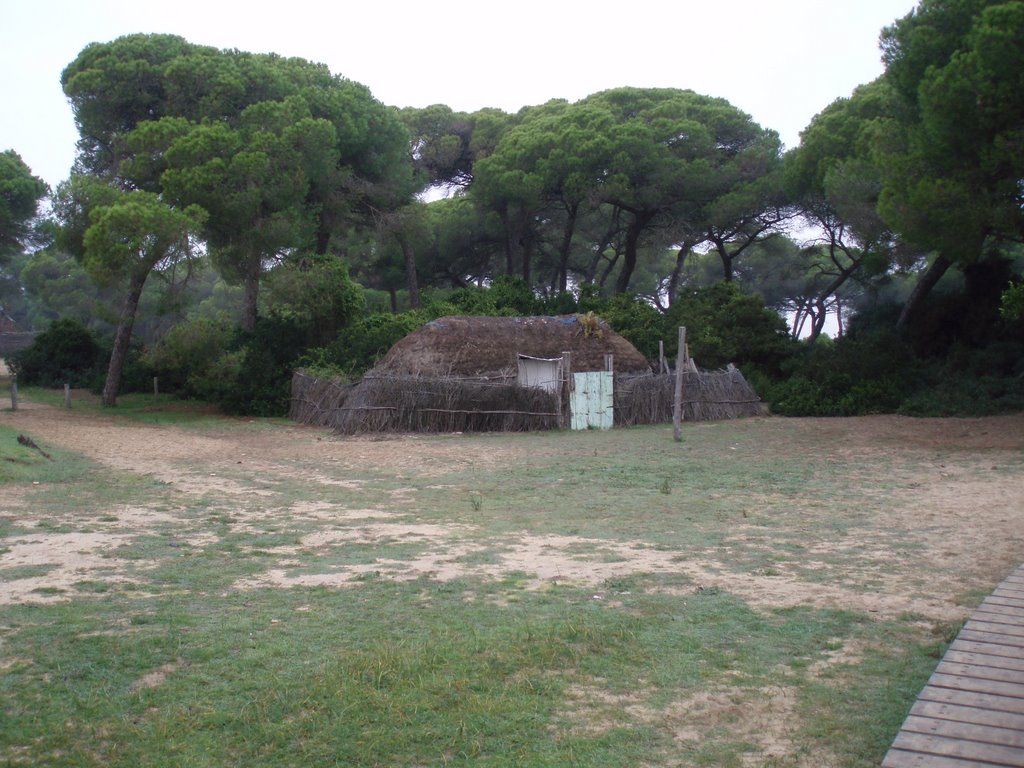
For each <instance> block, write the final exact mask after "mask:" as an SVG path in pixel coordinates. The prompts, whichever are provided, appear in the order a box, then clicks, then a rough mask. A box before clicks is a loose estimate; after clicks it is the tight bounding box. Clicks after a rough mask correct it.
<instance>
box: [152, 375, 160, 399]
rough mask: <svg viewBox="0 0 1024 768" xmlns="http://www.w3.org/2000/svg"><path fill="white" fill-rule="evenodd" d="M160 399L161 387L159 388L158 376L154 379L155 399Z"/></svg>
mask: <svg viewBox="0 0 1024 768" xmlns="http://www.w3.org/2000/svg"><path fill="white" fill-rule="evenodd" d="M159 398H160V387H159V386H157V381H156V376H154V377H153V399H154V400H157V399H159Z"/></svg>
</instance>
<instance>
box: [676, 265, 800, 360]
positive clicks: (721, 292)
mask: <svg viewBox="0 0 1024 768" xmlns="http://www.w3.org/2000/svg"><path fill="white" fill-rule="evenodd" d="M665 320H666V334H667V335H668V338H666V339H665V351H666V354H671V355H675V354H676V346H677V342H676V339H677V335H676V332H675V329H676V328H677V327H679V326H685V327H686V343H687V345H688V346H689V347H690V354H691V355H692V356H693V358H694V359H695V360H696V361H697V364H698V365H700V366H701V367H703V368H724V367H725V366H726V365H728V364H729V363H734V364H736V365H737V366H740V367H741V368H744V369H745V370H746V369H748V368H750V367H756V368H758V369H760V370H762V371H765V372H767V373H769V374H770V375H773V376H775V375H778V374H779V373H781V368H782V365H783V363H784V362H785V361H787V360H788V359H789V358H790V357H791V356H792V355H793V354H794V352H795V351H796V347H795V343H794V342H793V341H792V339H791V338H790V336H789V331H788V329H787V327H786V322H785V320H783V319H782V318H781V317H780V316H779V315H778V313H776V312H774V311H772V310H770V309H768V308H767V307H765V306H764V304H763V303H762V301H761V299H760V298H759V297H757V296H755V295H753V294H749V293H743V292H742V291H740V289H739V288H737V287H736V286H735V285H733V284H731V283H716V284H715V285H712V286H710V287H708V288H702V289H699V290H696V291H693V292H692V293H689V294H687V295H683V296H680V297H679V298H678V299H677V300H676V302H675V304H673V305H672V308H671V309H670V310H669V312H668V314H667V316H666V318H665Z"/></svg>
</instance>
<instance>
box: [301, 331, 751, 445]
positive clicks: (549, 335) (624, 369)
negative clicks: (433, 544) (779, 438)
mask: <svg viewBox="0 0 1024 768" xmlns="http://www.w3.org/2000/svg"><path fill="white" fill-rule="evenodd" d="M563 353H568V355H567V359H564V358H563ZM547 364H550V365H551V366H552V367H551V368H549V369H548V370H553V371H554V373H553V374H551V373H549V374H541V375H539V376H538V374H537V368H536V366H541V367H543V366H544V365H547ZM691 366H692V363H691ZM570 369H571V371H573V372H584V371H607V370H609V369H610V370H613V371H614V382H615V383H614V390H615V394H614V422H615V424H618V425H628V424H651V423H661V422H664V421H666V420H670V419H671V414H672V392H673V389H674V384H673V378H674V377H672V376H667V375H660V376H655V375H653V373H652V371H651V368H650V366H649V364H648V362H647V360H646V359H645V358H644V356H643V355H642V354H641V353H640V352H639V351H638V350H637V349H636V348H635V347H634V346H633V345H632V344H630V343H629V342H628V341H627V340H626V339H624V338H622V337H621V336H619V335H618V334H617V333H615V332H614V331H612V330H611V328H609V327H608V325H607V324H606V323H605V322H604V321H603V320H600V319H599V318H596V317H594V316H592V315H587V316H564V317H442V318H439V319H437V320H434V321H432V322H430V323H427V324H426V325H424V326H423V327H421V328H420V329H418V330H416V331H414V332H413V333H411V334H409V335H408V336H406V337H405V338H404V339H402V340H401V341H399V342H398V343H396V344H395V345H394V346H393V347H392V348H391V350H390V351H388V353H387V354H386V355H385V356H384V357H383V358H381V360H380V361H379V362H378V363H377V365H375V366H374V367H373V369H372V370H371V371H369V372H368V373H367V374H366V376H365V377H364V378H363V379H362V381H360V382H359V383H358V384H355V385H350V384H343V383H340V382H337V381H330V380H324V379H317V378H315V377H311V376H307V375H306V374H305V373H303V372H301V371H299V372H296V374H295V376H294V378H293V380H292V407H291V413H290V417H291V418H292V419H294V420H296V421H300V422H303V423H307V424H316V425H319V426H329V427H332V428H333V429H335V430H337V431H338V432H340V433H342V434H356V433H363V432H472V431H527V430H537V429H553V428H557V427H559V426H564V425H566V424H567V423H568V412H569V395H568V389H569V388H568V386H563V384H567V383H568V381H569V370H570ZM545 375H547V376H548V378H549V379H550V378H551V377H554V381H555V383H556V384H557V386H555V387H549V386H546V384H547V383H550V381H549V382H542V383H540V384H538V382H537V379H538V378H540V379H543V378H544V376H545ZM685 378H686V386H685V388H684V391H685V395H684V398H683V408H684V417H685V418H686V419H688V420H689V419H692V420H700V419H716V418H735V417H737V416H743V415H753V414H756V413H760V411H761V404H760V401H759V400H758V398H757V395H756V394H755V393H754V391H753V390H752V389H751V388H750V386H749V384H747V382H746V381H745V380H744V379H743V376H742V374H740V372H739V371H737V370H736V369H734V368H730V370H729V371H720V372H699V371H697V369H696V367H695V366H692V368H691V369H690V370H687V371H686V375H685Z"/></svg>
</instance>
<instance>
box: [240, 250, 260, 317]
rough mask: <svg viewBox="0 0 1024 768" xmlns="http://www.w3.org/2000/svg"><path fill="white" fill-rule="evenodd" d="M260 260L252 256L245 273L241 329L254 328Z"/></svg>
mask: <svg viewBox="0 0 1024 768" xmlns="http://www.w3.org/2000/svg"><path fill="white" fill-rule="evenodd" d="M261 272H262V270H261V269H260V260H259V259H257V258H253V260H252V263H251V264H250V265H249V267H248V269H247V271H246V274H245V293H244V294H243V297H242V330H243V331H252V330H255V328H256V314H257V307H258V303H259V298H260V275H261Z"/></svg>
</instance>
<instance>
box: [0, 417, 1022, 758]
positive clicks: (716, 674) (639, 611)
mask: <svg viewBox="0 0 1024 768" xmlns="http://www.w3.org/2000/svg"><path fill="white" fill-rule="evenodd" d="M133 418H134V417H133ZM222 421H223V420H221V419H219V418H199V417H197V418H196V419H195V421H194V422H192V423H189V424H187V427H188V430H189V431H190V432H193V431H195V432H199V433H202V434H203V435H204V436H206V435H209V434H214V433H215V434H216V435H218V436H220V435H222V434H223V433H224V429H223V426H222ZM114 423H121V424H123V423H124V422H122V421H121V420H120V417H118V419H116V420H114ZM151 423H152V422H151ZM162 426H165V427H166V429H165V430H164V431H162V432H159V433H154V435H155V437H154V438H151V439H166V440H173V439H177V435H178V432H177V430H178V429H179V427H180V426H182V424H181V423H175V424H173V425H170V424H168V425H162ZM837 428H838V429H841V428H842V423H841V422H830V423H829V424H827V425H815V424H814V423H810V422H799V421H791V422H790V421H782V420H752V421H748V422H733V423H728V424H703V425H688V426H687V429H686V431H685V440H684V442H683V443H682V444H676V443H674V442H673V441H672V440H671V432H670V430H665V429H663V428H646V429H631V430H615V431H613V432H610V433H598V432H587V433H580V434H569V433H551V434H543V435H500V436H497V435H479V436H463V437H460V438H457V439H456V438H452V437H448V436H445V437H434V438H417V439H415V440H412V439H409V440H394V441H390V442H387V441H382V442H381V443H379V444H378V443H374V444H367V443H357V442H353V443H344V442H341V443H331V444H330V445H328V444H326V443H325V444H324V445H323V451H322V455H318V454H317V453H316V452H315V451H309V450H303V449H302V447H303V446H304V445H306V444H307V443H309V442H312V441H315V440H316V437H315V436H310V435H309V434H305V435H299V436H298V437H297V438H295V437H294V436H293V437H287V435H286V434H285V433H286V432H287V430H283V429H281V428H280V426H279V425H275V424H273V423H266V422H260V423H257V425H256V426H254V427H253V429H252V434H251V435H250V437H251V438H252V440H253V441H255V442H250V443H247V444H246V446H245V450H246V451H247V454H248V452H251V455H253V456H258V457H259V461H260V463H259V464H255V465H254V466H253V467H252V468H250V467H249V466H248V462H246V464H241V463H236V460H235V458H234V456H233V455H231V451H230V450H227V449H225V452H226V454H228V455H225V457H224V458H223V460H221V461H220V463H219V464H217V465H216V466H211V462H215V461H216V459H210V458H206V459H204V460H203V461H198V460H197V461H196V462H195V465H194V466H193V465H191V464H189V463H188V462H184V466H179V465H178V464H175V465H174V467H173V469H174V471H177V472H186V471H191V472H192V473H193V475H194V476H195V477H201V476H206V477H211V476H213V475H214V474H215V475H216V478H217V479H218V481H219V480H221V479H227V480H230V481H231V483H232V484H233V486H232V487H235V488H239V489H241V490H242V491H243V492H242V493H238V492H232V493H227V492H221V491H219V490H217V488H218V486H216V485H214V484H212V481H211V485H210V487H209V488H206V489H204V488H202V487H197V486H196V484H194V483H193V484H192V485H182V484H178V483H175V482H170V481H163V480H158V479H155V478H154V477H153V476H152V475H151V474H148V473H146V472H136V471H131V470H130V469H121V470H114V469H111V468H110V467H109V466H107V465H102V464H99V463H97V462H96V461H93V460H90V459H86V458H83V457H81V456H76V455H74V454H71V453H68V452H65V451H61V450H60V449H58V448H57V447H56V446H51V445H49V444H46V445H43V443H42V442H41V441H39V440H37V442H40V444H41V445H42V447H44V449H45V450H47V452H50V453H51V454H52V455H53V456H54V457H55V459H56V460H55V461H53V462H48V461H45V460H43V462H39V461H38V460H37V459H36V457H35V456H33V455H32V454H31V453H30V454H25V455H23V454H21V453H18V452H17V450H16V448H15V447H13V446H12V445H9V443H8V442H7V441H6V440H7V436H8V433H10V434H11V435H13V436H15V437H16V434H17V431H16V430H12V429H11V428H8V427H5V426H3V425H0V458H2V457H3V456H7V455H10V456H12V457H16V458H19V459H24V462H26V463H24V464H22V463H21V462H20V461H19V462H9V463H11V464H13V465H15V466H17V467H24V468H25V470H24V471H25V473H26V474H19V475H17V476H11V477H9V478H7V479H4V480H0V490H2V491H3V492H4V493H5V494H7V493H8V492H10V493H9V498H11V499H12V500H13V503H11V504H10V505H5V507H4V508H3V509H0V579H3V583H4V587H5V588H12V589H13V588H15V587H17V586H18V584H19V582H21V583H23V584H25V583H27V584H28V586H29V587H31V590H28V591H27V593H26V594H25V595H24V596H23V597H22V598H20V599H18V600H14V601H7V602H6V603H0V712H2V713H3V727H2V728H0V763H4V764H7V763H9V764H12V765H18V764H34V765H47V764H50V765H80V766H100V765H103V766H132V768H136V767H137V766H138V767H139V768H144V767H147V766H172V765H200V766H221V765H225V766H226V765H247V766H248V765H252V766H281V765H296V766H304V765H346V766H382V765H388V766H407V767H408V768H414V767H416V766H424V765H466V766H468V765H473V766H574V765H576V766H622V765H637V766H684V765H685V766H691V765H692V766H722V767H724V768H747V767H748V766H752V765H765V766H788V767H791V768H793V767H800V768H809V767H810V766H820V765H835V766H841V767H843V768H862V767H863V768H866V767H867V766H876V765H878V763H879V762H880V760H881V758H882V755H883V754H884V752H885V750H886V749H887V747H888V745H889V743H890V742H891V740H892V738H893V736H894V735H895V733H896V730H897V729H898V727H899V725H900V723H901V722H902V720H903V718H904V717H905V715H906V712H907V710H908V709H909V707H910V705H911V703H912V702H913V699H914V697H915V696H916V694H917V692H918V691H919V690H920V688H921V686H922V685H923V684H924V682H925V680H927V678H928V676H929V675H930V674H931V672H932V670H933V668H934V666H935V663H936V661H937V659H938V658H939V656H940V655H941V653H942V652H943V649H944V648H945V645H946V644H947V643H948V642H949V641H950V640H951V639H952V637H953V636H954V635H955V632H956V630H957V628H958V626H959V622H958V620H956V619H954V618H941V619H937V618H935V617H934V616H929V615H923V614H921V613H915V612H914V611H912V610H909V609H908V610H906V611H904V612H900V611H897V610H890V609H887V610H883V611H878V610H876V609H875V608H874V607H872V606H873V604H872V603H871V602H870V599H871V598H873V597H874V596H876V595H882V596H886V597H889V598H890V599H895V598H899V599H901V600H902V599H905V601H906V602H907V604H908V605H912V604H914V603H913V600H915V599H917V598H918V595H917V594H916V591H915V590H922V591H923V590H925V589H926V588H927V587H928V586H929V585H930V584H931V583H932V582H934V581H935V580H938V579H940V578H944V576H945V575H944V574H943V568H944V567H949V566H948V563H950V562H955V561H954V560H952V559H947V560H945V561H941V560H937V559H936V554H937V551H936V549H935V546H934V543H933V539H929V538H927V536H926V534H927V535H932V536H933V537H934V539H935V540H941V541H943V542H945V541H946V540H947V539H950V540H953V538H955V537H953V534H952V533H950V531H949V530H947V526H949V525H951V523H950V522H949V520H947V519H945V518H941V519H940V518H935V519H932V518H929V517H927V514H929V508H928V507H927V505H924V506H923V507H922V508H921V509H920V510H919V509H917V508H915V507H912V506H908V505H910V504H911V500H912V499H913V498H916V494H918V493H919V492H920V491H921V488H922V478H924V477H927V476H928V474H929V473H931V472H933V471H934V469H935V466H937V465H938V464H939V463H943V464H944V465H948V466H944V468H943V471H946V472H947V473H952V472H953V471H954V470H955V472H956V474H957V482H964V483H968V484H969V483H973V482H976V481H977V482H984V481H987V480H988V479H991V478H993V477H998V478H1001V479H1002V480H1003V481H1009V482H1010V483H1014V482H1017V481H1019V479H1020V478H1022V477H1024V460H1022V458H1021V456H1020V455H1019V452H1018V453H1013V452H1000V453H999V454H998V456H995V457H994V458H990V457H989V456H988V455H987V454H986V455H984V456H983V457H982V458H983V460H980V459H979V460H977V461H975V459H976V458H978V457H977V456H975V455H974V454H970V453H968V452H964V453H962V454H960V455H954V454H951V453H949V452H948V451H947V452H946V453H943V454H942V455H941V456H940V455H938V454H937V453H935V452H929V451H928V450H924V451H906V450H903V449H900V450H896V449H894V448H892V446H893V445H895V446H897V447H898V445H899V436H896V437H893V438H891V439H890V443H889V444H886V445H882V446H880V448H879V449H878V452H877V453H875V452H874V450H875V449H874V448H873V447H872V449H871V451H858V452H855V453H853V454H849V456H847V455H846V454H843V453H841V452H840V451H837V448H836V446H837V445H841V446H842V448H843V450H844V451H850V450H852V449H851V448H850V447H849V445H848V441H847V442H843V441H838V440H837V438H836V429H837ZM246 429H248V428H246ZM229 431H230V432H232V433H233V434H235V435H236V436H237V434H238V433H239V432H240V430H237V429H235V428H234V427H232V429H231V430H229ZM289 434H291V433H289ZM300 438H301V440H300ZM264 439H265V440H266V442H259V441H260V440H264ZM275 439H276V440H277V441H278V442H284V441H286V440H288V439H295V441H296V442H295V443H294V444H293V445H292V447H293V448H294V450H292V451H287V450H281V446H280V445H278V444H276V443H275ZM16 445H17V444H16V443H14V446H16ZM368 445H369V446H370V447H367V446H368ZM883 449H885V450H883ZM359 451H364V453H365V455H363V456H362V458H358V457H357V453H358V452H359ZM901 451H902V452H901ZM410 457H411V458H410ZM490 457H497V458H490ZM844 457H847V458H848V460H844ZM247 458H248V455H247ZM385 458H386V459H387V460H385ZM179 463H180V462H179ZM165 470H166V471H170V470H169V469H166V468H165ZM18 471H19V472H21V471H22V470H21V469H19V470H18ZM33 473H34V474H33ZM190 477H191V476H190ZM36 478H40V479H36ZM33 482H38V485H35V484H33ZM965 487H968V488H973V487H974V486H971V485H967V486H965ZM474 499H476V500H477V501H478V503H476V502H474V501H473V500H474ZM901 516H902V517H901ZM906 520H911V521H912V522H914V523H917V524H918V525H917V526H915V525H907V524H906ZM972 524H974V525H975V527H978V526H979V525H981V523H980V522H978V521H972ZM76 536H78V537H80V539H77V540H76V539H75V538H74V537H76ZM75 541H79V543H78V544H76V543H75ZM942 546H943V547H944V548H949V547H952V546H953V545H952V544H948V543H944V544H943V545H942ZM33 547H36V548H37V549H32V548H33ZM48 547H49V548H50V549H49V551H56V548H57V547H65V548H66V552H67V557H68V558H71V557H72V556H77V555H82V556H83V557H85V558H86V559H85V560H84V561H83V564H82V565H81V566H80V567H77V568H65V567H64V565H60V567H58V565H57V562H58V560H57V559H54V560H52V561H51V560H46V559H45V557H43V559H42V560H40V561H39V562H34V561H33V562H30V561H29V554H31V553H32V552H36V551H37V550H40V551H42V552H43V553H44V554H45V552H46V551H47V548H48ZM76 547H77V548H76ZM79 550H85V551H84V553H83V552H80V551H79ZM938 554H940V555H941V552H939V553H938ZM949 557H950V558H952V557H953V555H950V556H949ZM19 558H20V559H19ZM90 558H91V559H90ZM546 558H549V559H550V560H551V561H552V562H556V563H557V564H558V567H557V568H553V570H552V573H554V574H555V575H554V576H550V575H548V576H545V575H543V574H541V575H538V572H539V571H542V570H543V568H544V567H546V566H545V563H546V562H547V560H546ZM5 560H7V561H8V562H7V563H6V564H5ZM944 563H945V565H944ZM441 569H448V571H447V572H446V573H445V574H444V575H441V574H440V573H439V571H440V570H441ZM268 574H270V575H273V578H272V577H271V576H268ZM275 574H276V575H275ZM588 574H589V576H588ZM595 574H596V576H595ZM335 576H337V577H339V580H338V581H337V582H336V583H332V582H331V578H332V577H335ZM306 577H316V578H320V579H321V580H322V583H325V584H328V586H305V585H303V582H302V579H303V578H306ZM341 577H344V578H341ZM274 578H280V579H282V580H283V582H282V583H284V584H288V585H289V586H275V584H274V582H273V579H274ZM985 578H987V576H986V577H985ZM37 581H38V584H37V583H36V582H37ZM943 583H947V581H944V582H943ZM982 584H983V579H982V577H980V576H978V575H976V574H973V573H968V572H966V571H965V572H963V573H961V574H960V576H959V580H958V581H957V585H956V587H955V590H956V594H950V595H949V596H948V602H949V604H950V605H958V606H962V607H963V612H966V611H967V610H969V609H970V607H971V606H973V605H976V604H977V602H978V601H979V600H980V599H981V598H982V597H983V596H984V595H985V594H986V593H987V590H986V589H985V588H983V586H982ZM793 585H797V586H798V587H799V588H800V589H802V590H805V591H806V594H807V595H810V596H811V597H814V598H815V599H814V600H790V601H787V600H784V599H781V597H780V596H781V595H782V594H783V592H784V590H785V589H786V588H791V587H793ZM944 588H945V587H944ZM901 589H902V590H905V591H906V594H903V593H901V592H900V591H899V590H901ZM816 590H820V591H816ZM829 590H831V591H829ZM19 594H20V593H19ZM862 598H863V599H864V602H860V600H861V599H862ZM922 604H923V605H925V607H927V605H926V601H925V602H924V603H922Z"/></svg>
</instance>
